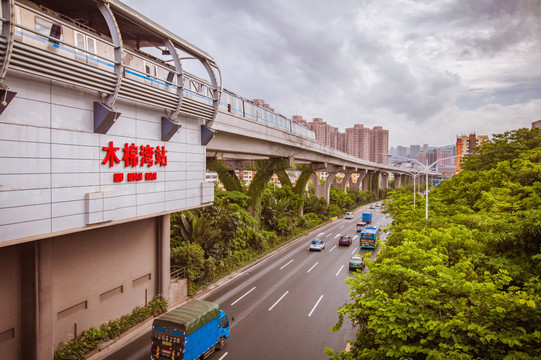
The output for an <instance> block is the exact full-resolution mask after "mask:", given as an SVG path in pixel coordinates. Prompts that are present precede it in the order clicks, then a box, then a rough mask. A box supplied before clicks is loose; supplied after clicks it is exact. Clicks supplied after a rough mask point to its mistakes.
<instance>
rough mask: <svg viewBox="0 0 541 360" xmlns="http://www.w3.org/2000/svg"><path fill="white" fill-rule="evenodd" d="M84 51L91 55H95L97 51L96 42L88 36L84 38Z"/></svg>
mask: <svg viewBox="0 0 541 360" xmlns="http://www.w3.org/2000/svg"><path fill="white" fill-rule="evenodd" d="M86 50H87V51H88V52H89V53H92V54H96V53H97V49H96V40H94V39H93V38H91V37H90V36H87V37H86Z"/></svg>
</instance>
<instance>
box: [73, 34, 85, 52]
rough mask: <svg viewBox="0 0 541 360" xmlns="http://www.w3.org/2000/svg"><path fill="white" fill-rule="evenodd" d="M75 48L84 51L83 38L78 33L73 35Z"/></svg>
mask: <svg viewBox="0 0 541 360" xmlns="http://www.w3.org/2000/svg"><path fill="white" fill-rule="evenodd" d="M75 46H77V48H79V49H82V50H86V49H85V36H84V35H83V34H81V33H78V32H76V33H75Z"/></svg>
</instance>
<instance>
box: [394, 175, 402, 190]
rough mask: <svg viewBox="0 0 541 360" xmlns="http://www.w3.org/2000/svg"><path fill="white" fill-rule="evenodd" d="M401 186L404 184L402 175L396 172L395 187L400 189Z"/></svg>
mask: <svg viewBox="0 0 541 360" xmlns="http://www.w3.org/2000/svg"><path fill="white" fill-rule="evenodd" d="M401 186H402V175H401V174H394V188H395V189H398V188H399V187H401Z"/></svg>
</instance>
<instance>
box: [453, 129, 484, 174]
mask: <svg viewBox="0 0 541 360" xmlns="http://www.w3.org/2000/svg"><path fill="white" fill-rule="evenodd" d="M488 140H489V139H488V135H479V136H477V135H475V133H473V134H470V135H461V136H457V137H456V147H455V149H456V155H465V154H474V153H475V152H476V151H477V150H476V149H475V148H476V147H477V146H478V145H481V144H482V143H484V142H486V141H488ZM461 162H462V158H460V160H457V161H456V167H455V169H456V171H457V172H458V171H460V169H461V168H460V163H461Z"/></svg>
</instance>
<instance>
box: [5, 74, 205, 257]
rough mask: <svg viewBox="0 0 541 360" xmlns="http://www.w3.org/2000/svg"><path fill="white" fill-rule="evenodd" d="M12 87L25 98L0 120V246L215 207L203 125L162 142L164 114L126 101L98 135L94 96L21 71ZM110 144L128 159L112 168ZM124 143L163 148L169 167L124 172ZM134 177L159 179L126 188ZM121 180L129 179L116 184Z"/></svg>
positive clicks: (187, 126) (12, 77) (189, 123)
mask: <svg viewBox="0 0 541 360" xmlns="http://www.w3.org/2000/svg"><path fill="white" fill-rule="evenodd" d="M6 84H7V85H8V86H9V88H10V90H11V91H16V92H17V95H16V97H15V98H14V99H13V101H12V102H11V104H10V105H9V106H8V107H7V108H6V109H5V111H4V112H3V113H2V114H1V115H0V163H1V164H2V169H1V170H0V195H1V200H2V201H1V202H0V247H1V246H6V245H11V244H14V243H17V242H21V241H29V240H34V239H37V238H45V237H50V236H54V235H56V234H62V233H66V232H75V231H80V230H81V229H85V228H87V227H88V226H91V225H100V224H102V223H104V222H107V221H111V222H122V221H126V220H132V219H136V218H140V217H149V216H153V215H159V214H163V213H170V212H173V211H177V210H183V209H187V208H193V207H198V206H200V205H201V204H202V203H209V202H212V200H213V195H214V194H213V191H212V190H213V189H212V188H210V187H208V186H207V185H208V184H206V183H205V182H204V180H205V172H206V152H205V147H204V146H201V138H200V136H201V130H200V125H201V124H200V120H198V119H188V118H186V119H183V126H182V128H181V130H180V131H179V132H178V133H177V134H175V135H174V136H173V137H172V139H171V140H170V141H168V142H164V141H161V140H160V139H161V116H164V111H163V109H157V108H153V107H149V106H146V105H143V104H140V103H135V102H130V101H123V100H122V99H119V101H118V102H117V104H116V106H117V109H118V111H120V112H121V113H122V115H121V116H120V118H119V119H118V120H117V121H116V123H115V124H114V125H113V126H112V127H111V129H110V130H109V132H108V133H107V134H97V133H94V132H93V102H94V101H97V100H98V98H97V94H96V93H93V92H89V91H86V90H84V89H82V88H77V87H74V86H69V85H64V84H59V83H56V82H53V81H47V80H45V79H43V78H39V77H35V76H31V75H28V74H23V73H18V72H13V71H12V72H10V73H8V77H7V78H6ZM110 142H113V146H114V147H119V150H117V151H116V155H117V157H118V158H119V159H120V161H121V162H120V163H114V164H113V165H114V166H113V167H111V166H110V164H109V163H106V164H103V160H104V159H105V157H106V154H107V152H106V151H104V149H103V148H104V147H108V146H109V144H110ZM125 144H135V145H136V146H146V145H149V146H151V147H158V146H159V147H162V146H163V147H165V150H166V151H167V153H166V156H167V164H166V165H162V166H160V165H158V164H153V165H152V166H147V165H145V166H144V167H141V166H133V167H131V166H129V167H126V166H125V163H124V162H123V161H122V158H123V154H124V153H123V151H122V150H123V148H124V145H125ZM133 172H143V173H146V172H155V173H156V179H155V180H148V181H147V180H141V181H134V182H129V181H127V176H128V173H133ZM115 173H121V174H123V175H124V177H125V179H124V181H122V182H115V181H114V174H115Z"/></svg>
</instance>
